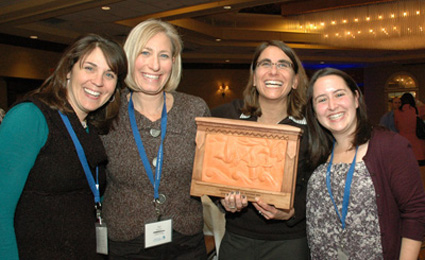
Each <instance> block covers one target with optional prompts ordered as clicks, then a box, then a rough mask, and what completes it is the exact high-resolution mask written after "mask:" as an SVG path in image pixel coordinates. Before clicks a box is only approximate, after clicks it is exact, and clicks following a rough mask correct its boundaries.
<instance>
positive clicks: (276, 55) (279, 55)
mask: <svg viewBox="0 0 425 260" xmlns="http://www.w3.org/2000/svg"><path fill="white" fill-rule="evenodd" d="M264 63H266V66H264V65H263V64H264ZM276 64H280V65H276ZM282 64H292V61H291V60H290V58H289V57H288V56H287V55H286V54H285V53H284V52H283V51H282V50H281V49H280V48H278V47H276V46H269V47H267V48H266V49H264V51H263V52H262V53H261V54H260V56H259V57H258V60H257V67H256V69H255V73H254V78H253V82H254V86H255V87H256V88H257V90H258V93H259V98H260V100H262V99H263V100H264V99H265V100H286V98H287V96H288V94H289V92H290V91H291V89H292V88H294V89H295V88H296V87H297V84H298V82H297V81H298V79H297V77H296V75H295V72H294V70H293V69H292V67H291V66H290V65H289V66H281V65H282ZM270 65H271V66H270ZM278 67H280V68H278Z"/></svg>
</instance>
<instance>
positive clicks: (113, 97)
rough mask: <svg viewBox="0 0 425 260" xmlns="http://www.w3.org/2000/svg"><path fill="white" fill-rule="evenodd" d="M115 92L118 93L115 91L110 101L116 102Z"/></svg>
mask: <svg viewBox="0 0 425 260" xmlns="http://www.w3.org/2000/svg"><path fill="white" fill-rule="evenodd" d="M115 93H116V92H114V94H113V95H112V98H111V99H109V102H110V103H112V102H114V101H115Z"/></svg>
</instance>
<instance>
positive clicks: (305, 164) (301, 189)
mask: <svg viewBox="0 0 425 260" xmlns="http://www.w3.org/2000/svg"><path fill="white" fill-rule="evenodd" d="M302 129H303V136H302V137H301V142H300V152H299V158H298V171H297V182H296V188H295V200H294V209H295V215H294V217H292V218H291V219H289V220H288V221H286V224H287V225H288V226H290V227H292V226H295V225H296V224H297V223H299V222H301V221H303V220H304V219H305V218H306V204H307V201H306V197H307V183H308V179H309V178H310V175H311V173H312V169H311V167H310V165H309V164H310V163H309V160H308V136H306V133H307V128H306V127H302Z"/></svg>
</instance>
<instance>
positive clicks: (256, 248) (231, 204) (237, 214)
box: [212, 41, 311, 260]
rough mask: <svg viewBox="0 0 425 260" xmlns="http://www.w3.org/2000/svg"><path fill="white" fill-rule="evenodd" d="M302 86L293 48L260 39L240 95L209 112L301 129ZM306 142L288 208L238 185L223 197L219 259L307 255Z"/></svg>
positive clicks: (301, 72) (304, 82) (304, 81)
mask: <svg viewBox="0 0 425 260" xmlns="http://www.w3.org/2000/svg"><path fill="white" fill-rule="evenodd" d="M306 86H307V76H306V74H305V71H304V68H303V66H302V64H301V62H300V60H299V59H298V57H297V55H296V54H295V52H294V51H293V50H292V49H291V48H290V47H288V46H287V45H286V44H285V43H283V42H281V41H268V42H264V43H262V44H260V45H259V46H258V47H257V49H256V51H255V53H254V57H253V60H252V63H251V69H250V77H249V82H248V84H247V86H246V88H245V90H244V93H243V95H244V99H243V100H235V101H233V102H231V103H229V104H225V105H222V106H220V107H218V108H216V109H214V110H212V115H213V116H216V117H222V118H230V119H242V120H248V121H256V122H260V123H266V124H285V125H291V126H295V127H299V128H301V129H303V130H304V132H305V131H306V124H305V119H304V116H303V112H304V106H305V91H306ZM307 144H308V141H307V138H306V136H305V135H304V136H302V138H301V145H300V155H299V161H298V171H297V180H296V191H295V201H294V208H292V209H291V210H282V209H278V208H276V207H274V206H273V205H268V204H266V203H264V202H263V201H261V199H258V200H257V201H256V202H255V203H248V201H247V198H246V197H245V196H244V194H241V193H240V192H239V191H234V192H231V193H229V194H228V195H227V196H226V197H225V198H224V199H222V200H221V204H222V206H223V207H224V209H225V211H226V232H225V235H224V238H223V240H222V242H221V245H220V250H219V259H261V260H264V259H297V260H302V259H308V256H309V251H308V246H307V239H306V228H305V205H306V202H305V195H306V186H307V180H308V178H309V176H310V173H311V171H310V170H309V168H308V167H307V166H308V163H307V161H308V160H307V158H308V157H307V154H306V151H307ZM282 174H283V173H282Z"/></svg>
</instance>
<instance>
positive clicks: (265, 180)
mask: <svg viewBox="0 0 425 260" xmlns="http://www.w3.org/2000/svg"><path fill="white" fill-rule="evenodd" d="M196 123H197V125H198V130H197V135H196V153H195V161H194V167H193V174H192V184H191V190H190V194H191V195H193V196H202V195H211V196H216V197H224V196H225V194H226V193H229V192H231V191H240V192H241V194H243V195H245V196H247V198H248V200H249V201H251V202H252V201H255V197H260V198H261V199H262V200H263V201H264V202H266V203H268V204H272V205H274V206H275V207H277V208H281V209H290V208H292V207H293V202H294V194H295V182H296V178H297V163H298V154H299V144H300V137H301V134H302V130H301V129H300V128H298V127H293V126H288V125H269V124H261V123H257V122H251V121H243V120H233V119H222V118H213V117H209V118H196Z"/></svg>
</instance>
